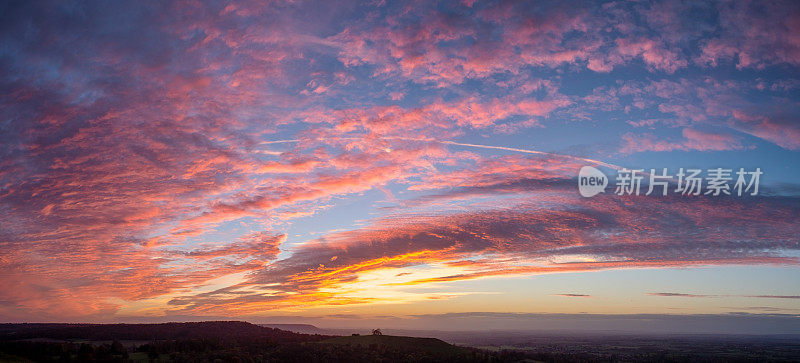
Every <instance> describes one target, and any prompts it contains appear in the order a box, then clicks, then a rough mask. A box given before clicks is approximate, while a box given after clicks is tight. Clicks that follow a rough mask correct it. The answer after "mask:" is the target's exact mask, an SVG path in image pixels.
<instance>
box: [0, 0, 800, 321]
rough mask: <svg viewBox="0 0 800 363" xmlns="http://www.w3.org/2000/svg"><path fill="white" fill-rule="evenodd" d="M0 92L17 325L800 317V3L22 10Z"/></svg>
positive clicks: (3, 197)
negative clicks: (740, 185)
mask: <svg viewBox="0 0 800 363" xmlns="http://www.w3.org/2000/svg"><path fill="white" fill-rule="evenodd" d="M0 76H1V77H0V321H8V322H17V321H69V322H83V321H89V322H115V321H127V320H137V321H162V320H174V319H197V320H202V319H205V318H219V317H223V318H231V319H248V320H251V321H264V320H265V319H266V320H269V319H270V318H276V317H282V320H281V321H284V322H289V321H293V320H292V319H293V318H297V319H299V320H297V321H300V320H302V321H303V322H311V321H314V320H315V319H317V320H322V321H335V320H336V319H355V320H358V319H389V318H392V319H394V318H397V319H424V317H426V316H427V317H437V316H438V317H441V316H452V314H465V315H469V314H478V313H480V314H484V315H486V314H500V315H498V316H502V314H582V313H586V314H595V315H617V314H662V315H663V314H677V315H693V314H705V315H708V314H721V315H736V314H748V315H753V316H763V317H765V318H766V317H773V316H783V317H794V318H800V237H798V236H800V182H798V181H799V180H800V3H798V2H794V1H775V2H760V1H752V2H751V1H720V2H707V1H696V2H692V1H685V2H677V1H671V2H647V1H630V2H629V1H616V2H541V3H540V2H522V1H520V2H503V1H500V2H496V1H493V2H479V1H473V0H463V1H460V2H459V1H450V2H429V1H399V2H391V1H382V0H375V1H365V2H352V1H335V2H333V1H330V2H328V1H320V2H311V1H280V0H279V1H243V2H234V3H230V4H228V3H227V2H222V1H219V2H216V1H214V2H208V1H178V2H163V3H162V2H140V1H129V2H108V1H97V2H82V1H81V2H78V1H74V2H73V1H52V2H45V1H19V2H18V1H6V2H3V4H2V5H0ZM582 166H594V167H596V168H599V169H600V170H602V171H604V172H606V173H607V174H608V175H610V176H613V175H614V173H615V170H616V169H620V168H635V169H645V170H649V169H651V168H654V169H661V168H667V169H668V170H669V171H670V172H671V173H672V174H674V173H675V172H677V170H678V169H679V168H697V169H702V170H707V169H711V168H720V167H721V168H728V169H733V170H739V168H745V169H747V170H755V169H756V168H760V169H761V170H762V171H763V175H762V176H761V180H760V190H759V194H758V195H755V196H753V195H749V194H747V195H742V196H737V195H731V196H725V195H721V196H711V195H700V196H689V195H682V194H680V193H669V194H668V195H667V196H662V195H648V196H645V195H639V196H635V195H616V194H614V193H613V189H614V185H613V179H612V181H611V183H610V185H609V187H608V189H607V190H606V193H602V194H600V195H597V196H594V197H591V198H584V197H582V196H581V195H580V194H579V193H578V188H577V176H578V171H579V169H580V168H581V167H582ZM734 178H735V175H734ZM734 180H735V179H734ZM672 189H674V186H673V187H672ZM447 314H451V315H447ZM505 316H513V315H505ZM434 320H435V319H434ZM432 321H433V320H432ZM330 324H332V325H335V323H330Z"/></svg>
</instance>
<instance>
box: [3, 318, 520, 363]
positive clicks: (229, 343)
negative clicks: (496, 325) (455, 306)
mask: <svg viewBox="0 0 800 363" xmlns="http://www.w3.org/2000/svg"><path fill="white" fill-rule="evenodd" d="M521 358H523V355H522V354H521V353H509V352H489V351H485V350H480V349H474V348H462V347H456V346H454V345H450V344H448V343H445V342H443V341H441V340H438V339H433V338H412V337H396V336H353V337H349V336H348V337H332V336H325V335H318V334H314V335H311V334H299V333H293V332H289V331H285V330H280V329H274V328H269V327H263V326H258V325H253V324H249V323H245V322H236V321H215V322H201V323H165V324H0V361H4V362H5V361H20V362H24V361H35V362H153V361H158V362H217V361H219V362H303V363H309V362H507V361H517V360H519V359H521Z"/></svg>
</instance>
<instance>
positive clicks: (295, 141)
mask: <svg viewBox="0 0 800 363" xmlns="http://www.w3.org/2000/svg"><path fill="white" fill-rule="evenodd" d="M337 139H339V140H360V138H357V137H340V138H337ZM383 139H384V140H405V141H421V142H435V143H438V144H443V145H453V146H464V147H472V148H477V149H489V150H503V151H512V152H518V153H525V154H535V155H545V156H551V157H555V158H563V159H570V160H576V161H583V162H587V163H592V164H596V165H602V166H605V167H607V168H611V169H615V170H619V169H622V167H621V166H618V165H614V164H609V163H606V162H604V161H600V160H594V159H588V158H582V157H579V156H572V155H564V154H557V153H551V152H547V151H539V150H530V149H520V148H515V147H507V146H494V145H482V144H468V143H463V142H455V141H442V140H436V139H424V138H412V137H398V136H387V137H383ZM313 140H314V141H327V140H330V139H324V138H317V139H313ZM300 141H301V140H299V139H291V140H274V141H263V142H261V144H263V145H266V144H289V143H297V142H300Z"/></svg>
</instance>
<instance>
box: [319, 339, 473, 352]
mask: <svg viewBox="0 0 800 363" xmlns="http://www.w3.org/2000/svg"><path fill="white" fill-rule="evenodd" d="M320 343H321V344H338V345H361V346H370V345H378V346H386V347H389V348H396V349H402V350H422V351H426V352H431V353H456V352H461V351H462V350H463V349H464V348H461V347H457V346H455V345H452V344H448V343H445V342H444V341H442V340H439V339H436V338H415V337H401V336H393V335H356V336H343V337H335V338H330V339H326V340H323V341H321V342H320Z"/></svg>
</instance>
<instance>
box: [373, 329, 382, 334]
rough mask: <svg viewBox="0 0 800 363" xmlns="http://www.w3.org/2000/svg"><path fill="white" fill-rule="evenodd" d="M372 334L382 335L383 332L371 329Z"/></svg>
mask: <svg viewBox="0 0 800 363" xmlns="http://www.w3.org/2000/svg"><path fill="white" fill-rule="evenodd" d="M372 335H383V332H381V330H380V329H375V330H373V331H372Z"/></svg>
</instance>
